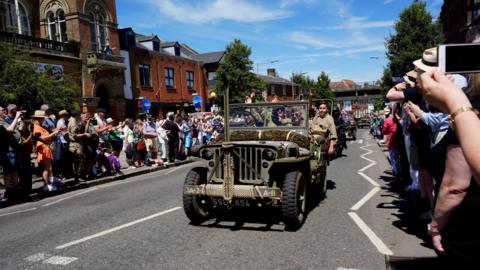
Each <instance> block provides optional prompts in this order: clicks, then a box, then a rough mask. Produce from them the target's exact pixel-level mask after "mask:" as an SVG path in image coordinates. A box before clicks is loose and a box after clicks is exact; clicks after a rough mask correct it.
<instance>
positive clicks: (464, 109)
mask: <svg viewBox="0 0 480 270" xmlns="http://www.w3.org/2000/svg"><path fill="white" fill-rule="evenodd" d="M464 112H474V113H475V115H477V117H479V113H478V111H477V109H474V108H472V107H470V106H462V107H460V108H458V109H457V110H455V111H454V112H453V113H451V114H450V115H449V116H448V118H449V120H450V126H451V127H452V128H454V127H455V126H454V125H455V117H457V116H458V115H459V114H461V113H464Z"/></svg>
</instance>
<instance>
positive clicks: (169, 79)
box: [165, 68, 175, 88]
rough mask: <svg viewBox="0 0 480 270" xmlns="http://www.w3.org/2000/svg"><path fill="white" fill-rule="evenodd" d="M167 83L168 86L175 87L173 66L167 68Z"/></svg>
mask: <svg viewBox="0 0 480 270" xmlns="http://www.w3.org/2000/svg"><path fill="white" fill-rule="evenodd" d="M165 85H166V86H167V88H175V85H174V70H173V68H165Z"/></svg>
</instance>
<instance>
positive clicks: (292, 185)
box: [282, 171, 307, 231]
mask: <svg viewBox="0 0 480 270" xmlns="http://www.w3.org/2000/svg"><path fill="white" fill-rule="evenodd" d="M282 192H283V198H282V217H283V222H284V223H285V230H287V231H295V230H298V229H299V228H300V226H301V225H302V224H303V222H305V218H306V214H307V182H306V181H305V178H304V177H303V175H302V173H301V172H299V171H293V172H289V173H288V174H287V175H286V176H285V180H284V182H283V188H282Z"/></svg>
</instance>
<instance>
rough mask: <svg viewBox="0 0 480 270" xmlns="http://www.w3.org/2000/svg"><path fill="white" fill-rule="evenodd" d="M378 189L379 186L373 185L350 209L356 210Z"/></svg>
mask: <svg viewBox="0 0 480 270" xmlns="http://www.w3.org/2000/svg"><path fill="white" fill-rule="evenodd" d="M379 191H380V187H374V188H373V189H372V190H370V192H368V193H367V194H366V195H365V196H364V197H363V198H362V199H361V200H360V201H358V202H357V203H356V204H355V205H354V206H352V208H350V210H352V211H357V210H358V209H360V207H362V206H363V205H364V204H365V203H366V202H367V201H368V200H370V198H372V197H373V196H374V195H375V194H376V193H377V192H379Z"/></svg>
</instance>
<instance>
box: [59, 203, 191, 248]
mask: <svg viewBox="0 0 480 270" xmlns="http://www.w3.org/2000/svg"><path fill="white" fill-rule="evenodd" d="M181 208H182V207H180V206H177V207H174V208H171V209H168V210H165V211H162V212H159V213H156V214H153V215H150V216H147V217H144V218H141V219H138V220H134V221H132V222H129V223H126V224H123V225H120V226H117V227H113V228H111V229H108V230H105V231H102V232H99V233H96V234H92V235H90V236H87V237H84V238H82V239H78V240H75V241H72V242H69V243H66V244H63V245H60V246H58V247H56V248H55V249H64V248H67V247H70V246H74V245H77V244H80V243H83V242H85V241H88V240H91V239H94V238H97V237H101V236H104V235H106V234H109V233H112V232H116V231H119V230H122V229H125V228H127V227H130V226H133V225H135V224H138V223H141V222H144V221H147V220H150V219H153V218H156V217H159V216H162V215H165V214H168V213H170V212H173V211H177V210H179V209H181Z"/></svg>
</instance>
